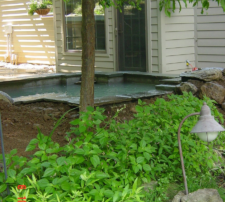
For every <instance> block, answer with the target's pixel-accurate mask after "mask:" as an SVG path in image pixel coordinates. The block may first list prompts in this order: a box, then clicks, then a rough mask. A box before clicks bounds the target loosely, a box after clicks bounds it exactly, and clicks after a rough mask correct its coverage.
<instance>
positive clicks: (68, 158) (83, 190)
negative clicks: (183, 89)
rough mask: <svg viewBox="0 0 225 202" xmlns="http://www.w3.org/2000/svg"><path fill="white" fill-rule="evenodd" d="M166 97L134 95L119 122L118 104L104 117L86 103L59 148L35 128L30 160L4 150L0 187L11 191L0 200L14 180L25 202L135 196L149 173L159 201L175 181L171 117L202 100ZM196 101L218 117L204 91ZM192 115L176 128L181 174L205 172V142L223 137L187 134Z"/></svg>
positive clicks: (210, 157) (140, 196)
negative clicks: (128, 116) (131, 112)
mask: <svg viewBox="0 0 225 202" xmlns="http://www.w3.org/2000/svg"><path fill="white" fill-rule="evenodd" d="M168 97H169V99H170V101H168V102H166V101H165V100H164V99H157V100H156V102H155V103H154V104H150V105H146V103H144V102H142V101H141V100H139V102H138V103H139V104H138V105H137V106H136V111H137V113H136V114H135V117H134V119H132V120H130V121H124V122H118V121H117V120H116V117H117V116H118V114H119V113H120V111H122V110H123V109H120V110H118V111H117V113H116V114H115V115H114V117H113V118H112V119H111V120H109V121H106V116H105V115H103V112H104V109H102V108H98V107H97V108H96V110H94V109H93V108H92V107H88V108H87V112H85V113H82V114H81V115H80V118H79V119H75V120H73V121H71V122H70V124H71V125H72V127H71V130H70V131H68V132H67V136H66V139H67V141H68V143H67V144H66V145H65V146H63V147H60V145H59V144H58V143H55V142H53V141H52V138H51V137H52V135H53V132H54V131H52V132H51V134H50V135H49V136H45V135H44V134H42V133H41V131H39V133H38V135H37V138H35V139H33V140H31V141H30V143H29V145H28V146H27V148H26V150H27V151H32V150H34V149H39V150H38V151H36V152H35V153H34V157H33V158H32V159H27V158H25V157H18V156H16V155H15V154H16V150H12V151H11V152H10V154H7V155H6V160H7V167H8V171H7V172H8V179H7V181H6V182H5V181H4V175H3V173H0V182H1V184H2V185H0V193H3V192H4V191H5V190H6V183H7V184H8V185H9V186H10V188H11V190H12V192H13V193H12V194H11V195H10V196H7V197H4V199H3V201H4V202H5V201H10V200H11V201H13V200H15V199H16V194H15V192H17V190H16V189H15V187H16V186H17V185H18V184H25V185H26V186H27V189H26V191H27V192H24V194H27V196H28V200H27V201H31V202H32V201H48V202H50V201H52V202H53V201H56V202H59V201H62V202H64V201H91V202H92V201H96V202H98V201H99V202H103V201H104V202H106V201H108V202H111V201H113V202H131V201H132V202H136V201H137V202H138V201H139V202H141V201H143V200H145V199H146V196H147V195H146V194H145V192H143V191H142V188H141V187H142V185H143V184H144V183H149V182H151V181H152V180H155V181H157V182H158V186H157V187H156V190H155V191H154V193H155V197H154V196H153V198H152V200H155V201H160V200H161V201H164V200H166V198H167V196H166V195H165V194H163V192H164V190H166V189H167V185H168V183H169V182H182V171H181V168H180V157H179V151H178V142H177V129H178V126H179V123H180V121H181V120H182V119H183V117H185V116H186V115H187V114H189V113H193V112H199V111H200V108H201V106H202V104H203V100H199V99H198V98H196V97H194V96H193V95H192V94H188V93H184V95H182V96H179V95H170V96H168ZM204 101H206V102H207V104H208V106H209V107H210V108H211V111H212V113H213V115H214V116H215V117H217V121H221V122H223V117H222V115H221V114H219V112H218V111H217V109H216V107H215V106H214V103H215V102H214V101H212V100H210V99H208V98H206V97H205V98H204ZM63 116H65V114H64V115H63ZM61 120H62V118H61V119H60V120H59V121H58V122H57V125H56V126H55V127H54V130H55V129H56V127H57V126H58V125H59V124H60V121H61ZM196 122H197V116H196V117H191V118H190V119H187V121H186V122H185V123H184V125H183V127H182V130H181V133H182V136H181V140H182V147H183V153H184V161H185V168H186V173H187V175H188V176H197V175H200V174H206V173H208V170H210V169H212V168H213V166H214V162H218V161H219V160H220V158H219V157H218V156H217V155H216V154H215V152H214V150H213V147H215V146H216V147H217V146H218V147H219V146H220V145H223V144H224V141H225V138H224V134H221V135H220V138H218V139H217V140H216V141H215V142H214V143H210V144H206V143H204V142H202V141H200V140H199V139H198V138H197V137H196V136H195V135H193V134H189V132H190V129H191V128H192V127H193V126H194V124H195V123H196ZM0 158H2V156H0ZM168 176H169V177H168ZM13 188H14V189H13ZM0 199H1V197H0ZM159 199H160V200H159Z"/></svg>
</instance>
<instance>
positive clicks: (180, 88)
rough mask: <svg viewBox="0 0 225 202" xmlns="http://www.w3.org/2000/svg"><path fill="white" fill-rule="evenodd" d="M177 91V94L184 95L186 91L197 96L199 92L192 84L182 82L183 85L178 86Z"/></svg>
mask: <svg viewBox="0 0 225 202" xmlns="http://www.w3.org/2000/svg"><path fill="white" fill-rule="evenodd" d="M175 91H176V92H177V93H182V92H183V91H185V92H191V93H192V94H195V93H196V92H197V91H198V89H197V87H196V86H195V85H194V84H192V83H189V82H182V83H181V84H179V85H177V86H176V89H175Z"/></svg>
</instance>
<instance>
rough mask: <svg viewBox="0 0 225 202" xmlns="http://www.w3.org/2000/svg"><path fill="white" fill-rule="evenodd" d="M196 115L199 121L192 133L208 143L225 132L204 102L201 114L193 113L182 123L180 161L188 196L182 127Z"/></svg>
mask: <svg viewBox="0 0 225 202" xmlns="http://www.w3.org/2000/svg"><path fill="white" fill-rule="evenodd" d="M195 115H200V117H199V121H198V122H197V124H196V125H195V126H194V127H193V129H192V130H191V133H197V135H198V137H199V138H200V139H201V140H203V141H206V142H211V141H213V140H214V139H216V137H217V135H218V133H219V132H220V131H225V129H224V128H223V127H222V126H221V125H220V124H218V123H217V122H216V121H215V119H214V117H213V116H212V115H211V111H210V108H209V107H208V105H207V104H206V103H205V102H204V104H203V106H202V108H201V111H200V113H199V112H196V113H192V114H189V115H187V116H186V117H185V118H184V119H183V120H182V121H181V123H180V125H179V128H178V136H177V137H178V144H179V152H180V161H181V167H182V172H183V179H184V187H185V193H186V195H187V194H188V187H187V180H186V174H185V169H184V160H183V154H182V147H181V141H180V130H181V127H182V125H183V123H184V121H185V120H186V119H187V118H188V117H190V116H195Z"/></svg>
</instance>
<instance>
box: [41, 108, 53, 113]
mask: <svg viewBox="0 0 225 202" xmlns="http://www.w3.org/2000/svg"><path fill="white" fill-rule="evenodd" d="M43 111H44V112H45V113H46V114H48V113H51V112H52V111H54V109H53V108H51V107H48V108H44V109H43Z"/></svg>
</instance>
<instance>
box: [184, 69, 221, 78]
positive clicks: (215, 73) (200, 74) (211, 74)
mask: <svg viewBox="0 0 225 202" xmlns="http://www.w3.org/2000/svg"><path fill="white" fill-rule="evenodd" d="M180 76H181V77H185V78H187V79H200V80H203V81H216V80H220V79H222V77H223V74H222V70H220V69H217V68H206V69H202V70H198V71H193V72H187V73H182V74H180ZM182 80H183V79H182Z"/></svg>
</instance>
